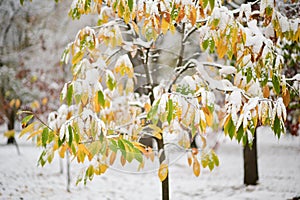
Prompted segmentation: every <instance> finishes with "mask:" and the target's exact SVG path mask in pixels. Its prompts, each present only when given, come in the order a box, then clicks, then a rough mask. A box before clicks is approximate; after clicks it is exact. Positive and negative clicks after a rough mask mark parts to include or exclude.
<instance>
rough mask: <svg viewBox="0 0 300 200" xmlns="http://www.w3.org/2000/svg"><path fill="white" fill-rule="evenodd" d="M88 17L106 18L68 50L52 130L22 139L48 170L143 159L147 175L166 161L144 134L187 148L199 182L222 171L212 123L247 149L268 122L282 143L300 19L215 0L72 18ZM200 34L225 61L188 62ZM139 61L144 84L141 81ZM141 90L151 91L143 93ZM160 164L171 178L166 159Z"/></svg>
mask: <svg viewBox="0 0 300 200" xmlns="http://www.w3.org/2000/svg"><path fill="white" fill-rule="evenodd" d="M257 6H258V7H259V8H258V7H257ZM83 14H96V15H97V17H98V19H99V20H98V24H97V25H96V26H94V27H85V28H83V29H81V30H80V31H79V32H78V34H77V35H76V37H75V40H74V41H73V42H71V43H70V44H69V45H68V47H67V48H66V50H65V51H64V53H63V56H62V62H65V63H67V64H68V62H69V61H71V64H70V65H71V70H72V74H73V79H72V80H70V81H69V82H67V83H66V84H65V85H64V88H63V90H62V93H61V101H62V102H64V103H65V104H62V106H61V107H60V108H59V109H58V110H57V111H56V112H53V113H52V114H50V115H49V121H48V123H47V125H46V123H38V122H36V123H33V124H30V125H29V126H27V127H26V128H25V129H24V130H23V131H22V133H21V135H23V134H25V133H27V132H30V133H31V135H30V136H29V138H31V137H33V136H36V135H37V136H38V140H37V143H38V145H41V146H43V147H44V148H45V150H44V152H43V153H42V154H41V156H40V159H39V162H40V163H41V165H44V164H45V163H46V162H49V163H50V162H51V161H52V159H53V157H54V152H56V151H58V152H59V155H60V157H62V158H63V157H64V156H65V153H66V151H68V152H69V153H70V154H72V155H73V156H74V157H75V158H76V160H77V161H78V162H79V163H89V166H88V167H87V168H86V171H85V174H82V175H81V176H80V177H79V179H78V180H79V181H81V180H84V182H86V181H87V179H90V180H91V179H92V178H93V175H94V174H96V175H99V174H101V173H104V172H105V171H106V169H107V168H108V167H109V166H112V165H113V164H114V162H115V160H116V158H118V159H120V163H121V164H122V165H123V166H124V165H125V164H126V163H131V162H137V163H138V164H139V165H138V170H140V169H142V168H143V167H144V164H145V159H151V160H155V159H156V158H155V155H158V157H159V158H162V157H161V156H162V155H164V157H165V154H162V153H161V151H159V152H158V153H155V152H154V151H153V149H152V148H150V147H147V146H146V145H144V144H142V143H140V142H139V141H140V138H142V137H144V136H149V135H150V136H152V137H153V138H156V140H158V141H159V140H160V141H164V143H165V146H164V148H163V149H164V150H162V151H167V149H168V145H170V143H169V142H167V136H168V135H173V136H174V135H175V136H176V138H177V140H176V141H172V144H171V146H172V145H175V146H177V147H179V148H180V149H183V150H184V151H187V152H188V153H187V155H188V163H189V165H192V167H193V172H194V174H195V175H196V176H199V175H200V166H202V167H204V168H205V167H209V169H210V170H212V169H213V168H214V166H218V165H219V160H218V157H217V156H216V154H215V153H214V151H213V150H211V149H210V148H208V145H207V143H206V136H207V133H206V131H207V130H208V128H209V127H210V128H212V129H214V130H215V129H218V128H221V127H223V128H224V133H225V134H227V135H229V137H230V138H236V139H237V140H238V141H239V142H240V141H242V142H243V144H246V143H247V141H249V142H250V143H251V141H252V137H253V134H254V131H255V128H256V127H257V126H258V125H261V124H262V125H268V126H271V127H272V129H273V130H274V133H275V134H276V135H277V136H278V137H280V135H281V134H282V133H284V131H285V128H284V120H285V119H286V105H287V104H288V95H287V94H289V93H288V91H289V89H291V88H290V87H289V86H290V85H291V84H289V82H290V81H298V82H299V75H297V76H295V77H285V76H284V75H283V73H282V70H283V68H284V67H285V65H284V59H283V56H282V54H281V51H280V49H279V48H278V44H279V42H285V41H288V40H290V41H292V42H295V43H299V41H300V28H299V19H288V18H287V17H285V16H283V15H282V14H281V13H279V12H277V11H276V7H275V5H274V3H273V1H265V0H263V1H261V2H260V4H258V2H254V3H248V4H242V5H241V7H240V8H239V9H237V10H233V11H232V10H228V8H227V7H224V6H222V5H221V2H220V1H215V0H198V1H193V0H157V1H146V0H137V1H133V0H107V1H102V0H74V1H73V3H72V5H71V9H70V11H69V15H70V16H71V17H72V18H74V19H79V18H80V17H81V15H83ZM170 33H173V34H174V35H172V34H170ZM176 34H177V35H178V34H179V35H181V37H176ZM195 35H196V36H195ZM192 36H195V37H196V38H198V40H199V41H198V44H200V48H201V50H200V49H198V50H197V51H198V52H199V51H202V52H207V53H210V54H216V55H217V56H218V58H219V60H220V61H221V62H219V63H216V62H213V61H203V60H204V59H203V57H199V56H198V57H197V56H195V55H196V54H195V55H193V56H191V57H187V56H186V51H187V47H188V45H190V44H189V43H188V42H190V40H189V39H190V37H192ZM168 38H171V40H172V39H174V40H176V41H174V43H178V44H179V46H180V51H179V53H178V54H177V53H175V54H176V55H177V56H176V65H174V66H171V67H172V68H173V70H174V72H173V73H172V75H171V76H170V77H168V76H166V77H168V78H167V79H166V80H164V81H160V83H159V84H158V85H156V84H154V81H153V79H154V77H153V72H152V71H153V69H155V68H157V67H158V64H156V63H154V62H152V61H151V58H153V57H154V55H155V52H156V51H157V50H158V49H159V48H158V47H159V45H160V43H161V41H164V40H167V39H168ZM198 44H197V45H198ZM191 45H194V44H191ZM184 47H186V48H184ZM196 53H197V52H196ZM70 57H71V58H70ZM158 57H160V54H159V53H158ZM163 59H169V57H164V58H163ZM170 59H171V58H170ZM220 63H221V64H220ZM228 63H230V65H229V64H228ZM138 65H139V66H143V68H144V71H142V73H143V74H144V77H145V79H141V78H139V77H138V73H137V72H138V71H137V70H138ZM211 67H212V68H214V73H215V74H214V76H212V73H211V72H210V71H209V69H210V68H211ZM168 69H169V70H170V68H168ZM188 70H191V73H185V72H186V71H188ZM139 73H140V71H139ZM139 85H145V88H144V89H147V90H145V91H147V92H138V90H136V89H137V88H138V86H139ZM220 96H221V98H220ZM223 97H225V98H224V99H222V98H223ZM27 119H29V117H28V118H26V119H24V120H23V122H24V123H25V124H26V123H27ZM195 136H196V137H198V138H200V140H201V141H202V145H201V147H200V150H201V151H198V149H193V150H191V145H190V141H191V138H194V137H195ZM158 150H160V149H158ZM199 152H200V153H199ZM160 163H161V164H160V167H159V170H158V175H159V177H160V180H161V181H163V180H164V179H165V178H166V177H167V174H168V159H160Z"/></svg>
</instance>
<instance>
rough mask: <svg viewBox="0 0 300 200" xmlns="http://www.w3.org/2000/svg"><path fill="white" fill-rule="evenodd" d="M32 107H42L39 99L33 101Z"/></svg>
mask: <svg viewBox="0 0 300 200" xmlns="http://www.w3.org/2000/svg"><path fill="white" fill-rule="evenodd" d="M30 106H31V108H32V109H39V108H40V103H39V102H38V101H37V100H34V101H33V102H32V103H31V105H30Z"/></svg>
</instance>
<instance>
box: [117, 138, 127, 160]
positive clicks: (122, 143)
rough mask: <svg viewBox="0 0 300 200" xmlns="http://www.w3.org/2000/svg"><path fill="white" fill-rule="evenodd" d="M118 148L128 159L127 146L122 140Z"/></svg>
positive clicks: (119, 141)
mask: <svg viewBox="0 0 300 200" xmlns="http://www.w3.org/2000/svg"><path fill="white" fill-rule="evenodd" d="M118 146H119V149H120V151H121V152H122V155H123V157H124V158H126V149H125V145H124V142H123V140H122V139H119V140H118Z"/></svg>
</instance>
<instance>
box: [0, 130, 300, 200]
mask: <svg viewBox="0 0 300 200" xmlns="http://www.w3.org/2000/svg"><path fill="white" fill-rule="evenodd" d="M5 141H6V139H5V138H4V137H3V135H2V134H1V136H0V142H1V144H3V145H1V146H0V162H1V165H0V199H55V200H60V199H64V200H65V199H133V200H135V199H145V200H147V199H149V200H153V199H154V200H155V199H161V188H160V181H159V179H158V177H157V171H152V172H148V173H136V174H134V173H126V172H124V171H123V172H121V171H120V170H118V169H108V171H107V172H106V174H104V175H101V176H96V177H94V180H93V181H92V182H89V181H88V183H87V186H83V185H82V184H80V185H79V186H77V187H76V186H75V181H76V176H77V174H78V173H79V171H80V166H78V165H76V164H74V163H72V166H71V174H72V184H71V192H70V193H69V192H67V191H66V175H65V174H64V175H62V174H60V173H59V162H58V159H57V156H56V157H55V159H54V162H53V164H51V165H46V166H45V167H44V168H41V167H37V166H36V164H37V159H38V155H39V152H40V150H41V149H38V148H36V147H34V146H33V144H32V143H31V142H30V141H29V142H26V143H25V142H24V141H20V140H18V142H19V145H20V151H21V155H20V156H19V155H18V154H17V151H16V149H15V146H6V145H4V143H5ZM299 152H300V137H291V136H289V135H286V136H283V137H282V138H281V139H280V140H279V141H278V140H277V138H275V136H274V135H273V134H271V133H270V129H269V128H265V127H263V128H260V129H259V132H258V167H259V177H260V181H259V184H258V185H257V186H248V187H246V186H244V185H243V153H242V147H241V145H239V144H237V143H236V142H235V141H230V140H229V139H224V138H222V139H221V140H219V145H218V148H217V154H218V156H219V159H220V167H217V168H216V169H214V171H213V172H209V170H207V169H201V175H200V177H198V178H197V177H195V176H194V175H193V172H192V168H190V167H188V164H187V158H186V154H183V153H181V154H178V155H177V156H174V158H176V159H173V160H172V162H171V167H170V169H169V170H170V180H169V181H170V196H171V199H175V200H176V199H239V200H240V199H242V200H243V199H275V200H276V199H291V198H292V197H295V196H300V187H299V184H300V173H299V170H300V156H299ZM63 162H64V164H65V162H66V161H65V160H64V161H63ZM146 164H147V163H146ZM148 164H150V165H151V162H150V163H148ZM156 164H157V163H156ZM152 165H153V166H150V167H152V168H153V169H154V167H155V166H154V164H152Z"/></svg>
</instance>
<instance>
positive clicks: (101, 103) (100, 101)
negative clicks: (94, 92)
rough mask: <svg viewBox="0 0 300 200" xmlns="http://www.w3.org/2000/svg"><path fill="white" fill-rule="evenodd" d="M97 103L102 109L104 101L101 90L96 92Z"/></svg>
mask: <svg viewBox="0 0 300 200" xmlns="http://www.w3.org/2000/svg"><path fill="white" fill-rule="evenodd" d="M98 102H99V104H100V105H101V106H102V107H104V105H105V99H104V95H103V93H102V91H101V90H99V91H98Z"/></svg>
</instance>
